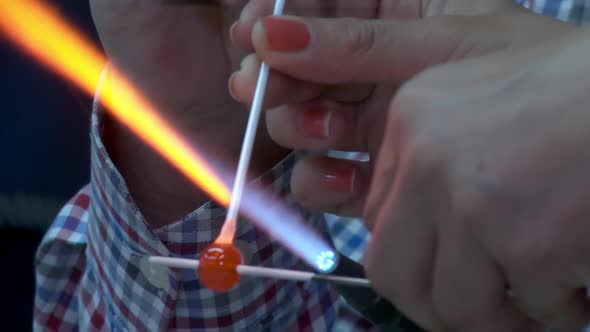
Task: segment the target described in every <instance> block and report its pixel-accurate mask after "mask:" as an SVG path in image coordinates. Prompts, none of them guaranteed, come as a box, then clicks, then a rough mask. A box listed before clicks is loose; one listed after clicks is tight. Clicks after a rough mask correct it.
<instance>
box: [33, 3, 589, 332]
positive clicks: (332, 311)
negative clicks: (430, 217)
mask: <svg viewBox="0 0 590 332" xmlns="http://www.w3.org/2000/svg"><path fill="white" fill-rule="evenodd" d="M516 2H517V3H519V4H521V5H523V6H525V7H527V8H531V9H532V10H534V11H535V12H537V13H541V14H544V15H548V16H553V17H556V18H559V19H562V20H568V21H573V22H576V23H584V21H586V22H590V0H561V1H552V0H528V1H527V0H516ZM96 105H97V103H95V107H94V108H95V109H94V112H93V117H92V132H91V144H92V152H91V153H92V165H91V166H92V172H91V173H92V174H91V175H92V176H91V183H90V184H89V185H88V186H86V187H85V188H83V189H82V190H81V191H80V192H79V193H78V194H77V195H76V196H74V198H72V200H71V201H70V202H69V203H68V204H67V205H66V206H65V207H64V208H63V209H62V211H61V212H60V213H59V215H58V216H57V218H56V219H55V221H54V222H53V224H52V226H51V227H50V229H49V230H48V232H47V234H46V235H45V238H44V240H43V242H42V243H41V246H40V248H39V251H38V254H37V259H36V266H37V290H36V298H35V317H34V328H35V330H39V331H41V330H50V331H54V330H64V331H67V330H83V331H94V330H106V331H136V330H139V331H148V330H150V331H151V330H171V331H188V330H191V331H205V330H207V331H210V330H239V331H261V330H268V331H282V330H285V331H326V330H334V331H350V330H369V329H370V328H371V326H370V324H369V323H368V322H366V321H365V320H363V319H361V318H359V317H358V316H357V315H356V314H355V313H353V312H352V311H350V310H348V309H347V307H346V306H345V305H343V304H342V303H341V302H340V300H339V299H338V296H337V294H336V293H335V292H334V291H333V290H332V289H331V288H330V287H329V286H328V285H326V284H322V283H296V282H288V281H277V280H270V279H260V278H247V277H243V278H242V280H241V281H240V283H239V284H238V286H237V287H235V288H234V289H232V290H231V291H230V292H228V293H224V294H218V293H213V292H212V291H210V290H208V289H206V288H204V287H202V286H201V285H200V284H199V282H198V280H197V278H196V275H195V273H194V271H177V270H167V269H165V270H160V271H156V272H152V270H150V268H149V267H148V266H147V264H146V261H145V257H146V256H147V255H163V256H177V257H189V258H194V257H195V256H196V254H197V253H198V252H200V251H201V250H202V249H203V248H204V247H205V246H207V245H208V244H210V243H211V242H212V241H213V240H214V239H215V237H216V235H217V234H218V232H219V230H220V228H221V225H222V223H223V220H224V216H225V210H224V209H223V208H221V207H219V206H217V205H215V204H214V203H213V202H209V203H207V204H205V205H203V206H201V207H200V208H199V209H197V210H196V211H194V212H193V213H191V214H190V215H188V216H186V217H185V218H183V219H182V220H179V221H177V222H176V223H174V224H172V225H169V226H166V227H164V228H161V229H157V230H153V229H150V228H149V227H148V226H147V224H146V223H145V221H144V219H143V217H142V215H141V213H140V211H139V210H138V208H137V207H136V206H135V204H134V202H133V200H132V198H131V196H130V194H129V192H128V190H127V188H126V186H125V182H124V179H123V178H122V177H121V175H120V173H119V172H118V171H117V169H116V168H115V166H114V165H113V163H112V161H111V160H110V158H109V156H108V154H107V151H106V150H105V147H104V146H103V144H102V141H101V136H100V134H101V133H100V130H99V128H100V124H101V119H100V116H101V115H100V113H99V112H97V110H96V108H97V107H96ZM293 161H294V158H293V157H290V158H287V159H286V160H285V161H283V162H282V163H280V164H279V165H277V166H276V167H275V168H274V169H273V170H271V171H270V172H269V173H268V174H266V175H265V176H264V177H263V179H259V181H261V182H263V183H268V182H270V183H272V185H271V188H272V190H274V192H275V193H276V194H277V195H281V196H282V197H283V198H284V199H285V200H287V201H289V202H291V203H292V204H295V203H294V202H293V198H292V197H291V196H290V193H289V177H290V170H291V166H292V164H293ZM309 220H310V223H311V224H312V226H314V227H316V228H318V229H321V230H323V231H324V233H325V234H326V236H330V237H331V238H332V239H333V241H334V244H335V246H336V249H337V250H339V251H340V252H342V253H343V254H344V255H347V256H349V257H351V258H353V259H355V260H359V259H360V258H361V257H362V256H363V253H364V250H365V247H366V244H367V240H368V238H369V234H368V232H367V230H366V229H365V228H364V227H363V225H362V223H361V222H360V221H359V220H350V219H344V218H339V217H337V216H333V215H325V216H322V215H315V216H311V215H310V216H309ZM236 235H237V237H236V239H237V240H238V242H239V243H240V245H241V246H242V249H243V250H244V251H245V252H249V253H251V259H250V262H249V263H250V264H255V265H262V266H271V267H281V268H288V269H305V268H306V267H305V266H304V265H303V264H302V262H300V261H299V260H298V259H296V258H295V257H293V256H292V255H291V254H289V253H288V252H287V251H286V250H284V249H283V248H281V247H280V246H278V245H277V244H275V243H273V242H272V241H271V240H270V239H269V238H268V237H266V236H265V235H264V234H262V233H260V232H259V231H258V230H256V229H255V228H254V227H253V226H251V225H250V224H249V223H244V222H242V223H240V225H239V227H238V232H237V234H236Z"/></svg>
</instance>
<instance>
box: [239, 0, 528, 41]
mask: <svg viewBox="0 0 590 332" xmlns="http://www.w3.org/2000/svg"><path fill="white" fill-rule="evenodd" d="M273 4H274V0H250V1H249V2H248V5H247V6H246V7H244V9H243V10H242V12H241V15H240V19H239V20H238V21H237V24H236V26H235V28H234V29H233V30H232V34H233V36H232V37H233V40H234V42H235V43H236V44H237V45H239V46H240V47H242V48H243V49H246V50H252V49H253V45H252V38H251V36H252V29H253V27H254V24H255V23H256V22H257V21H258V20H259V19H260V18H262V17H264V16H268V15H270V14H271V13H272V8H273ZM286 6H287V7H286V10H285V12H286V13H288V14H290V15H297V16H304V17H349V18H358V19H418V18H424V17H429V16H436V15H482V14H489V13H495V12H499V11H510V10H517V9H518V7H517V5H516V4H514V2H513V1H512V0H424V1H421V0H379V1H378V0H367V1H355V0H336V1H316V0H293V1H288V2H287V3H286Z"/></svg>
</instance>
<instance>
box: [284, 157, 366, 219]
mask: <svg viewBox="0 0 590 332" xmlns="http://www.w3.org/2000/svg"><path fill="white" fill-rule="evenodd" d="M369 179H370V169H369V166H368V164H365V163H362V162H354V161H349V160H342V159H336V158H328V157H313V158H307V159H305V160H302V161H300V162H299V163H297V165H296V166H295V168H294V169H293V175H292V178H291V189H292V191H293V193H294V194H295V197H297V199H298V201H299V202H300V203H301V204H302V205H303V206H304V207H306V208H307V209H311V210H317V211H322V212H329V213H334V214H338V215H341V216H350V217H358V216H360V214H361V212H362V209H363V206H364V203H365V198H366V190H367V187H368V186H367V184H368V181H369Z"/></svg>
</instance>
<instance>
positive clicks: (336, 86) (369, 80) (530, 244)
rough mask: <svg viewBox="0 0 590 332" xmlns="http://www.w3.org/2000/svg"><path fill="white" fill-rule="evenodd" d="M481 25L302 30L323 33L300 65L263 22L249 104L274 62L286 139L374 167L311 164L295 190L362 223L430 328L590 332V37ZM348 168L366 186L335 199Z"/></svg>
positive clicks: (245, 97)
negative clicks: (583, 330) (325, 119)
mask: <svg viewBox="0 0 590 332" xmlns="http://www.w3.org/2000/svg"><path fill="white" fill-rule="evenodd" d="M432 3H433V4H434V1H433V2H432ZM454 4H455V5H456V6H452V8H465V7H461V6H460V2H455V3H454ZM432 8H435V7H432ZM432 8H421V12H422V13H432V11H431V9H432ZM432 10H433V9H432ZM447 14H448V13H447ZM476 14H478V15H479V16H471V15H453V16H444V17H430V18H423V19H418V20H394V19H388V20H371V21H364V20H358V19H350V18H347V19H317V18H304V17H289V18H287V20H292V21H296V22H301V23H303V24H305V26H306V27H307V28H308V29H309V30H310V35H311V39H310V44H309V45H308V46H307V47H306V48H305V49H303V50H300V51H291V52H278V51H273V50H272V49H271V48H270V47H269V45H270V44H269V42H268V41H267V40H266V36H267V34H266V31H265V26H264V25H263V24H262V22H263V21H258V23H256V24H255V25H254V26H253V27H251V28H244V29H246V30H247V29H250V31H251V32H252V35H251V40H252V49H253V50H255V52H256V55H252V56H250V57H249V58H248V60H247V61H246V63H245V65H244V67H243V68H242V69H241V70H240V71H239V72H237V73H235V74H234V75H233V76H232V81H233V82H232V84H231V86H232V88H233V90H234V91H233V95H234V96H235V97H236V98H237V99H238V100H239V101H241V102H245V103H248V102H249V101H250V98H251V93H252V85H253V82H254V80H255V77H256V75H255V73H256V68H257V66H258V63H259V62H260V60H263V61H265V62H266V63H268V64H269V65H270V66H271V67H272V68H273V71H274V72H273V74H272V80H273V83H274V84H270V85H269V86H270V90H269V98H268V99H267V106H268V107H270V108H271V111H269V117H268V118H267V119H268V127H269V132H270V134H271V136H272V137H273V138H274V139H275V140H276V141H277V142H279V143H280V144H282V145H284V146H287V147H289V148H296V149H314V150H318V151H326V150H330V149H344V150H354V151H366V152H368V153H369V154H370V156H371V161H370V162H368V163H350V162H347V161H341V160H333V159H326V158H318V157H314V158H310V159H308V160H304V161H302V162H300V163H299V164H298V165H297V166H296V169H295V173H294V177H293V183H292V184H293V190H294V191H295V193H296V194H297V195H298V196H299V198H300V200H301V201H302V202H303V203H304V204H305V205H306V206H307V207H309V208H311V209H316V210H319V211H329V212H335V213H340V214H347V215H352V216H361V217H363V219H364V220H365V222H366V223H367V226H368V227H369V228H370V229H371V231H372V234H373V236H372V240H371V243H370V245H369V250H368V252H367V254H366V257H365V266H366V269H367V272H368V275H369V277H370V279H371V281H372V282H373V284H374V285H375V287H376V288H377V289H378V291H379V292H381V294H383V295H384V296H386V297H387V298H389V299H390V300H392V301H393V302H394V303H395V304H396V305H397V306H399V307H400V309H401V310H402V311H404V313H406V314H407V315H408V316H409V317H411V318H413V319H414V320H416V321H417V322H419V323H420V324H421V325H423V326H424V327H425V328H427V329H429V330H433V331H536V330H539V329H540V326H541V325H546V326H554V327H560V328H564V329H566V330H567V329H578V328H580V327H581V326H583V325H584V324H585V323H587V322H589V321H590V307H589V306H588V301H587V299H586V298H585V296H584V293H583V288H584V286H585V285H586V283H587V282H588V280H589V279H590V276H589V275H588V274H589V273H590V272H589V270H590V269H589V264H588V259H587V257H586V255H587V254H586V253H587V252H589V250H590V248H588V237H589V236H590V224H588V222H587V220H586V219H587V217H586V216H587V215H588V213H589V211H588V208H587V203H586V202H587V200H588V199H590V197H589V194H590V192H589V189H588V188H590V183H589V182H590V180H589V179H590V177H588V176H587V170H588V165H589V163H590V154H588V152H587V145H588V142H590V128H589V126H590V125H588V123H590V113H589V112H588V105H590V97H588V94H587V92H586V91H587V89H588V87H590V79H589V78H588V77H590V76H589V75H588V74H589V73H590V64H589V63H588V61H587V60H586V59H587V58H588V54H590V35H589V33H588V32H587V31H585V30H578V29H576V28H573V27H571V26H569V25H566V24H563V23H558V22H555V21H551V20H548V19H545V18H541V17H538V16H535V15H532V14H528V13H525V12H523V11H521V10H518V9H515V8H514V7H505V8H502V9H501V10H492V11H490V12H486V13H482V12H481V11H480V12H476ZM254 21H256V20H254ZM539 31H542V33H539ZM234 39H238V38H236V37H234ZM242 46H244V45H242ZM245 46H248V45H245ZM326 59H329V60H326ZM351 87H356V88H355V89H353V88H351ZM359 91H361V92H362V93H360V92H359ZM355 94H356V95H355ZM353 97H354V98H353ZM306 112H314V113H315V116H316V117H317V113H321V112H324V113H326V114H328V113H329V114H330V121H329V129H330V130H329V131H328V135H327V136H326V137H319V136H318V135H317V131H310V130H309V128H305V123H306V122H305V121H298V120H297V119H298V118H300V117H305V115H302V114H305V113H306ZM273 113H274V115H271V114H273ZM307 123H309V121H308V122H307ZM316 129H317V128H316ZM312 133H315V134H316V135H312ZM342 168H348V169H355V170H356V173H355V176H348V175H346V176H345V175H340V176H341V177H343V178H344V180H342V179H341V181H354V183H352V185H351V186H342V185H338V186H333V185H330V183H331V184H333V183H334V182H335V181H334V179H333V177H334V176H338V174H350V172H341V171H337V169H342ZM326 175H330V176H332V180H331V182H329V181H328V182H326V181H325V179H326ZM339 183H340V182H339ZM335 188H336V189H337V190H335ZM342 188H352V190H342ZM507 289H509V290H510V292H507V291H506V290H507Z"/></svg>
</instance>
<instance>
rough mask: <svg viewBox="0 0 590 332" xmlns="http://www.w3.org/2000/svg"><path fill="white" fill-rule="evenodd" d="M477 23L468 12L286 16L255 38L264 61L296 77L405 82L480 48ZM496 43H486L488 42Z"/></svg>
mask: <svg viewBox="0 0 590 332" xmlns="http://www.w3.org/2000/svg"><path fill="white" fill-rule="evenodd" d="M477 26H478V21H477V19H475V18H469V17H452V18H450V17H436V18H428V19H423V20H417V21H396V20H358V19H350V18H346V19H317V18H301V17H292V16H282V17H266V18H263V19H262V20H260V21H258V22H257V23H256V25H255V26H254V30H253V34H252V38H253V42H254V46H255V49H256V52H257V54H258V55H259V57H261V59H262V60H263V61H265V62H266V63H268V64H269V65H270V66H271V67H272V68H273V69H275V70H277V71H280V72H282V73H285V74H287V75H289V76H292V77H294V78H297V79H301V80H305V81H312V82H316V83H325V84H342V83H369V82H370V83H374V82H383V81H396V82H401V81H404V80H406V79H408V78H410V77H411V76H413V75H415V74H416V73H418V72H419V71H420V70H422V69H424V68H425V67H427V66H429V65H433V64H437V63H441V62H446V61H450V60H453V59H454V58H455V57H460V56H465V55H467V54H468V53H472V52H476V51H478V48H477V45H470V44H469V43H467V42H466V40H467V39H466V38H465V35H466V34H470V35H473V34H477V32H478V31H479V30H478V29H476V27H477ZM472 37H473V36H472ZM486 37H488V36H486ZM474 39H475V38H471V39H469V40H470V41H471V40H474ZM493 44H494V43H493V41H490V42H489V43H488V42H486V47H487V48H490V45H493Z"/></svg>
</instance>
